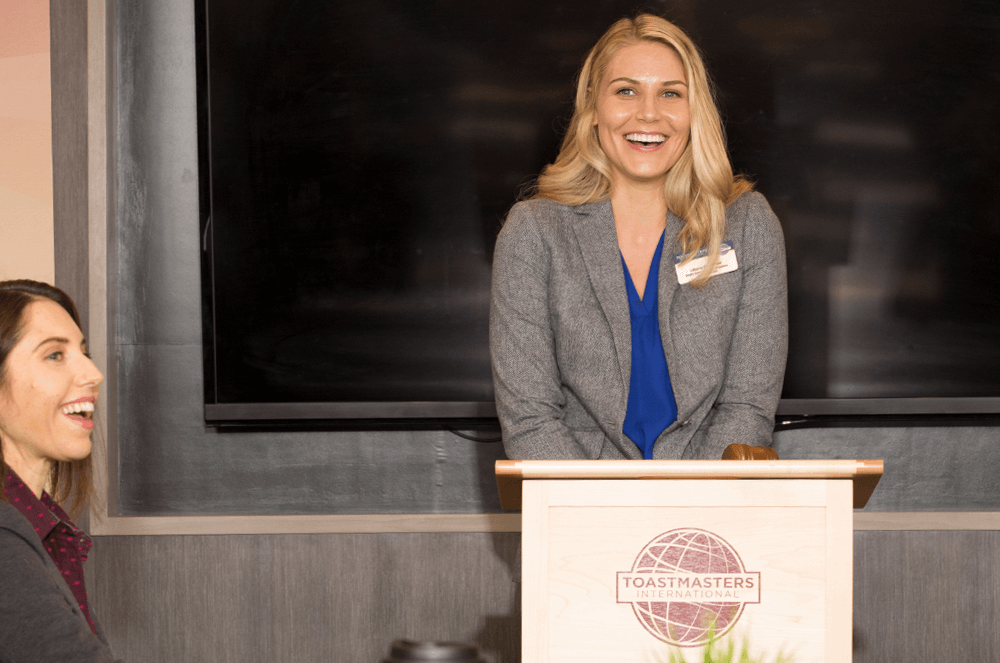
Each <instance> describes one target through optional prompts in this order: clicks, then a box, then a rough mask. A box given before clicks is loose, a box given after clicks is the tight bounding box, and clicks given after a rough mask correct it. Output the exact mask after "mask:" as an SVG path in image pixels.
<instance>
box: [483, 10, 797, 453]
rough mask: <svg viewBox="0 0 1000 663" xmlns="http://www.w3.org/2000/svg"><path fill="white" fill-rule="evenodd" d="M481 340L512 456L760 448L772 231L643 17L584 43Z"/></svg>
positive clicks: (782, 329) (782, 315)
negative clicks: (562, 128)
mask: <svg viewBox="0 0 1000 663" xmlns="http://www.w3.org/2000/svg"><path fill="white" fill-rule="evenodd" d="M493 265H494V266H493V292H492V301H491V307H490V349H491V354H492V362H493V381H494V386H495V389H496V403H497V413H498V416H499V418H500V423H501V426H502V429H503V440H504V446H505V448H506V451H507V455H508V456H509V457H511V458H515V459H563V458H591V459H594V458H635V459H640V458H719V457H720V456H721V454H722V451H723V450H724V449H725V448H726V447H727V446H728V445H729V444H730V443H734V442H736V443H743V444H748V445H751V446H766V445H769V444H770V442H771V432H772V428H773V424H774V412H775V409H776V407H777V404H778V398H779V396H780V393H781V384H782V378H783V374H784V368H785V358H786V354H787V292H786V290H787V289H786V281H785V254H784V242H783V238H782V233H781V228H780V225H779V223H778V220H777V218H776V217H775V216H774V214H773V213H772V212H771V209H770V207H769V206H768V204H767V201H766V200H765V199H764V197H763V196H761V195H760V194H758V193H753V187H752V185H751V184H750V182H748V181H747V180H746V179H744V178H743V177H741V176H734V175H733V170H732V166H731V165H730V162H729V157H728V155H727V152H726V146H725V138H724V134H723V129H722V123H721V120H720V117H719V113H718V110H717V109H716V107H715V103H714V101H713V94H712V90H711V87H710V84H709V78H708V74H707V72H706V70H705V65H704V63H703V62H702V59H701V56H700V55H699V53H698V49H697V48H696V47H695V45H694V44H693V43H692V41H691V40H690V39H689V38H688V36H687V35H686V34H684V32H683V31H682V30H681V29H680V28H678V27H677V26H675V25H674V24H672V23H670V22H669V21H666V20H664V19H662V18H660V17H657V16H652V15H649V14H643V15H640V16H637V17H636V18H634V19H622V20H620V21H618V22H617V23H615V24H614V25H612V26H611V28H610V29H609V30H608V31H607V32H606V33H605V34H604V36H602V37H601V39H600V40H599V41H598V42H597V44H596V45H595V46H594V48H593V49H592V50H591V51H590V53H589V55H588V56H587V58H586V60H585V62H584V65H583V68H582V70H581V72H580V77H579V81H578V83H577V90H576V104H575V110H574V114H573V117H572V119H571V121H570V126H569V129H568V131H567V133H566V136H565V138H564V140H563V143H562V148H561V150H560V152H559V155H558V157H557V158H556V160H555V162H554V163H552V164H550V165H549V166H546V168H545V169H544V170H543V171H542V174H541V175H540V176H539V178H538V182H537V185H536V187H535V193H534V195H533V196H532V197H531V199H530V200H526V201H523V202H520V203H518V204H517V205H515V206H514V208H513V209H512V210H511V212H510V214H509V215H508V217H507V220H506V222H505V224H504V227H503V229H502V230H501V232H500V236H499V238H498V240H497V245H496V253H495V256H494V263H493Z"/></svg>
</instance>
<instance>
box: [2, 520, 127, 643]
mask: <svg viewBox="0 0 1000 663" xmlns="http://www.w3.org/2000/svg"><path fill="white" fill-rule="evenodd" d="M91 617H93V615H91ZM94 624H95V625H96V626H97V632H98V634H99V635H96V636H95V635H94V632H93V631H91V630H90V624H88V623H87V618H86V617H84V616H83V612H82V611H81V610H80V608H79V607H78V606H77V603H76V599H75V598H74V597H73V592H72V591H70V588H69V586H68V585H67V584H66V581H65V580H64V579H63V576H62V574H61V573H59V569H58V568H56V565H55V563H54V562H53V561H52V558H51V557H49V555H48V553H47V552H45V548H44V546H43V545H42V541H41V539H39V538H38V534H37V533H35V531H34V529H33V528H32V526H31V523H29V522H28V519H27V518H25V517H24V516H22V515H21V512H20V511H18V510H17V509H15V508H14V507H13V506H11V505H10V504H7V503H6V502H0V663H29V662H31V663H49V662H51V663H115V662H116V661H117V659H115V658H114V656H112V654H111V650H110V649H109V648H108V643H107V641H106V640H105V638H104V632H103V631H102V630H101V627H100V624H98V622H97V619H96V618H94ZM118 663H120V662H118Z"/></svg>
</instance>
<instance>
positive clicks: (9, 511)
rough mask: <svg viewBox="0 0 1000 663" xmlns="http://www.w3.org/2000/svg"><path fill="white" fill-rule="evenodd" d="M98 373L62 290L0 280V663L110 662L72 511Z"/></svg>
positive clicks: (84, 484) (85, 463)
mask: <svg viewBox="0 0 1000 663" xmlns="http://www.w3.org/2000/svg"><path fill="white" fill-rule="evenodd" d="M103 379H104V376H102V375H101V372H100V371H98V370H97V367H96V366H94V363H93V362H92V361H91V360H90V355H89V354H88V353H87V342H86V340H85V339H84V337H83V332H81V331H80V317H79V315H78V314H77V311H76V307H75V306H74V305H73V302H72V300H71V299H70V298H69V297H68V296H67V295H66V293H64V292H63V291H62V290H59V289H58V288H54V287H52V286H50V285H47V284H45V283H39V282H37V281H27V280H22V281H2V282H0V482H2V483H0V488H2V490H0V661H3V662H7V661H17V662H21V661H25V662H27V661H31V662H32V663H40V662H43V661H51V662H52V663H57V662H58V663H66V662H67V661H73V662H76V661H79V662H80V663H84V662H87V663H89V662H92V661H93V662H96V661H102V662H103V661H113V660H114V658H113V656H112V655H111V650H110V649H109V648H108V644H107V641H106V640H105V638H104V635H103V633H102V631H101V629H100V627H99V626H98V624H97V622H96V620H95V619H94V618H93V615H92V614H91V612H90V607H89V605H88V602H87V590H86V585H85V584H84V580H83V562H84V561H85V560H86V558H87V554H88V553H89V551H90V547H91V541H90V538H89V537H88V536H87V535H86V534H85V533H84V532H83V531H82V530H80V529H79V528H78V527H77V526H76V525H74V524H73V521H72V520H71V519H70V516H69V515H68V514H67V513H66V511H64V510H63V508H62V506H61V504H71V505H72V509H71V510H72V511H74V512H75V513H79V512H81V511H82V510H83V508H84V506H85V505H86V503H87V500H88V499H89V498H90V493H91V490H92V484H91V466H90V450H91V441H90V435H91V431H92V430H93V428H94V419H93V414H94V407H95V404H96V402H97V397H98V391H99V385H100V384H101V381H102V380H103Z"/></svg>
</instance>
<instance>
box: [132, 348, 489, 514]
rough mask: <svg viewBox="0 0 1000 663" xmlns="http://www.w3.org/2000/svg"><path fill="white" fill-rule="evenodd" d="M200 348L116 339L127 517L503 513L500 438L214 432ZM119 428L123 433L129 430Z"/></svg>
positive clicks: (437, 434) (420, 433) (409, 433)
mask: <svg viewBox="0 0 1000 663" xmlns="http://www.w3.org/2000/svg"><path fill="white" fill-rule="evenodd" d="M200 368H201V348H200V347H196V346H189V345H150V346H145V345H126V346H122V347H121V348H120V349H119V379H120V381H121V383H122V384H132V385H142V387H141V388H136V389H123V390H122V391H121V392H120V394H119V399H120V400H119V403H120V412H119V426H120V428H119V431H120V432H119V435H121V436H123V437H122V438H120V439H121V440H122V443H121V444H120V452H121V453H120V463H121V465H120V467H121V480H120V486H121V493H122V495H123V496H124V495H127V496H129V498H130V499H129V501H127V502H126V500H125V499H124V498H123V500H122V511H123V514H124V515H142V514H156V513H169V514H178V513H187V514H225V513H258V514H280V513H373V512H404V513H405V512H428V513H441V512H455V513H458V512H480V511H483V510H487V511H493V512H497V511H500V501H499V495H498V494H497V491H496V482H495V479H494V478H493V474H492V467H493V463H494V462H495V461H496V459H497V458H500V457H502V453H503V451H502V447H501V445H500V444H499V443H491V444H484V443H477V442H472V441H469V440H465V439H462V438H460V437H457V436H455V435H453V434H452V433H449V432H447V431H398V432H391V433H390V432H384V431H376V432H352V433H308V434H307V433H297V434H296V433H241V434H229V435H225V434H219V433H215V432H213V431H212V430H206V429H205V427H204V425H203V424H202V423H201V403H200V401H199V400H198V398H197V395H196V393H197V383H198V381H197V379H195V378H192V376H197V375H198V372H199V370H200ZM125 431H128V432H127V434H126V433H125Z"/></svg>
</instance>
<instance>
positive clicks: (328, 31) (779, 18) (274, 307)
mask: <svg viewBox="0 0 1000 663" xmlns="http://www.w3.org/2000/svg"><path fill="white" fill-rule="evenodd" d="M639 10H652V11H654V12H655V13H659V14H661V15H663V16H665V17H667V18H668V19H670V20H673V21H675V22H677V23H678V24H680V25H681V26H682V27H683V28H685V29H686V30H687V31H688V33H689V34H691V36H692V37H693V38H694V39H695V41H696V42H697V43H698V44H699V46H700V47H701V49H702V50H703V52H704V54H705V59H706V62H707V64H708V66H709V69H710V72H711V73H712V75H713V78H714V80H715V82H716V84H717V87H718V91H719V95H718V98H719V105H720V109H721V110H722V113H723V117H724V119H725V122H726V130H727V135H728V142H729V147H730V152H731V155H732V159H733V164H734V167H735V169H736V170H737V171H739V172H743V173H745V174H747V175H748V176H750V177H751V178H752V179H753V180H754V181H755V182H756V184H757V188H758V189H759V190H760V191H761V192H763V193H764V194H765V195H766V196H767V197H768V200H769V201H770V202H771V205H772V207H773V208H774V209H775V211H776V212H777V214H778V216H779V218H780V219H781V221H782V225H783V228H784V231H785V235H786V244H787V249H788V265H789V286H790V331H791V349H790V355H789V364H788V370H787V373H786V380H785V392H784V394H783V396H784V397H785V398H786V399H791V400H789V401H787V402H792V401H794V400H797V399H832V400H839V399H851V400H854V399H884V398H907V399H912V398H945V399H962V398H973V397H987V398H993V399H1000V381H998V379H997V377H996V376H997V375H998V373H1000V352H998V350H997V342H998V341H997V338H996V337H997V331H998V324H997V323H998V321H1000V295H998V286H1000V277H998V276H997V271H998V270H997V268H996V266H995V264H994V262H995V261H994V259H993V256H992V250H993V247H994V246H996V245H997V239H998V236H1000V185H998V179H1000V157H998V156H997V155H998V154H1000V131H998V129H997V123H998V118H1000V73H998V72H1000V7H998V6H996V5H994V4H993V3H988V2H954V1H953V0H925V1H923V2H921V1H919V0H918V1H916V2H914V1H911V0H906V1H903V0H873V1H865V2H860V1H853V0H852V1H844V0H812V1H808V2H806V1H791V0H775V1H774V2H768V3H747V2H736V1H731V0H720V1H697V0H696V1H695V2H684V3H679V2H678V3H651V4H647V5H637V4H636V3H631V2H616V1H606V2H593V3H568V2H560V1H554V0H537V1H533V2H525V1H522V0H514V1H508V2H504V3H475V2H471V3H470V2H443V1H437V0H428V1H425V2H411V1H407V0H380V1H374V2H372V1H366V2H331V1H330V0H299V1H291V2H290V1H287V0H281V1H279V0H239V1H237V0H204V3H203V4H202V5H201V6H200V7H199V14H200V16H199V20H200V25H199V34H200V48H201V52H200V53H199V56H200V60H199V67H200V69H201V71H199V99H200V102H201V104H202V108H201V115H200V117H201V126H200V134H201V147H202V164H203V167H202V173H201V182H202V185H203V193H204V195H203V217H204V218H203V221H202V223H203V224H204V230H205V240H206V241H205V249H206V255H205V261H204V262H205V270H204V279H203V282H204V284H205V285H204V293H205V308H204V311H205V331H206V335H205V343H206V404H207V405H209V406H216V405H227V404H243V405H249V406H250V408H249V409H247V408H244V409H243V410H241V412H250V413H251V414H249V415H248V416H249V417H250V418H254V417H255V416H258V415H255V414H253V412H254V410H253V406H254V405H255V404H260V406H261V407H262V408H263V404H278V403H293V404H294V403H310V404H318V403H326V404H331V403H332V404H337V403H347V404H350V403H357V402H369V403H370V402H375V403H383V404H387V405H388V404H392V403H396V404H399V403H410V404H417V407H416V409H413V408H412V407H411V408H410V409H409V410H407V412H410V413H414V412H417V413H418V414H417V416H441V414H440V413H441V412H443V410H440V409H439V410H435V409H434V407H433V406H434V404H440V403H452V404H455V403H466V404H481V406H479V407H474V408H472V409H467V410H462V409H461V408H460V409H459V410H451V411H449V412H452V413H455V412H458V413H459V416H464V415H463V414H462V413H463V412H464V413H468V412H473V411H474V412H484V411H488V410H489V404H491V403H492V400H493V389H492V381H491V376H490V368H489V349H488V339H487V322H488V321H487V318H488V308H489V285H490V258H491V255H492V251H493V243H494V240H495V237H496V234H497V232H498V231H499V228H500V224H501V221H502V219H503V217H504V215H505V214H506V212H507V210H508V209H509V208H510V206H511V205H512V204H513V203H514V201H515V200H516V199H517V197H518V195H519V193H520V192H521V191H522V189H523V187H524V186H525V185H526V184H528V183H530V181H531V178H532V177H533V176H534V175H535V174H537V173H538V172H539V170H540V169H541V168H542V166H543V165H544V164H546V163H548V162H550V161H551V160H552V159H553V158H554V157H555V155H556V153H557V151H558V145H559V141H560V140H561V137H562V132H563V129H564V127H565V126H566V123H567V120H568V117H569V114H570V111H571V108H572V98H573V90H574V77H575V75H576V73H577V71H578V69H579V66H580V64H581V63H582V60H583V58H584V56H585V55H586V52H587V50H588V49H589V48H590V47H591V46H592V45H593V43H594V42H595V41H596V40H597V38H598V37H599V36H600V35H601V34H602V33H603V31H604V30H605V29H606V28H607V27H608V26H609V25H610V24H611V23H612V22H613V21H614V20H615V19H617V18H620V17H621V16H624V15H629V14H634V13H636V12H637V11H639ZM209 217H210V218H211V222H210V223H208V221H207V219H208V218H209ZM996 403H1000V400H998V401H996V402H995V403H994V405H992V406H991V407H993V408H994V409H1000V405H997V404H996ZM424 405H427V406H428V409H425V410H422V409H421V408H422V407H423V406H424ZM484 407H485V408H486V409H485V410H484V409H483V408H484ZM260 411H261V412H263V411H264V410H263V409H261V410H260ZM268 412H270V411H268ZM298 412H299V414H298V415H296V416H303V417H306V418H308V417H310V416H312V417H314V418H326V417H329V416H330V414H329V413H330V412H334V414H333V415H332V416H334V417H337V416H355V415H351V414H349V413H350V412H351V411H350V410H349V409H348V410H343V411H341V410H337V409H336V408H334V409H332V410H331V409H330V408H327V409H326V410H324V412H326V414H325V415H322V416H321V415H316V414H313V415H308V414H302V413H303V412H304V410H301V409H300V410H298ZM338 412H344V413H347V414H337V413H338ZM373 412H375V413H376V414H375V415H374V416H379V415H378V409H377V408H376V410H374V411H373ZM435 412H437V414H435ZM804 413H805V414H808V413H807V412H804ZM211 418H212V417H211V416H209V419H211ZM222 418H231V417H222Z"/></svg>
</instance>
